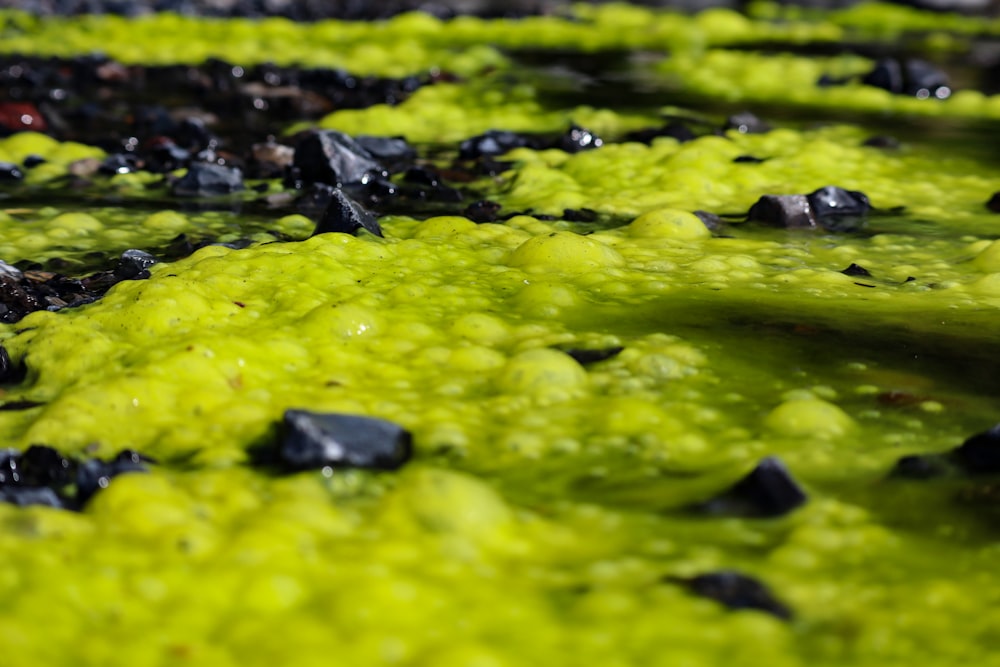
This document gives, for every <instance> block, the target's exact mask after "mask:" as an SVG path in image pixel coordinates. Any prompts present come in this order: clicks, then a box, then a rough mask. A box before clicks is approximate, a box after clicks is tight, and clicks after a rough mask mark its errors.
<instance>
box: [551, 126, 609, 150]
mask: <svg viewBox="0 0 1000 667" xmlns="http://www.w3.org/2000/svg"><path fill="white" fill-rule="evenodd" d="M603 145H604V140H603V139H601V138H600V137H599V136H597V135H596V134H594V133H593V132H591V131H590V130H586V129H584V128H582V127H579V126H577V125H572V126H570V128H569V130H567V131H566V133H565V134H563V135H562V136H561V137H559V141H558V142H557V143H556V148H558V149H560V150H563V151H566V152H567V153H579V152H580V151H586V150H591V149H594V148H600V147H601V146H603Z"/></svg>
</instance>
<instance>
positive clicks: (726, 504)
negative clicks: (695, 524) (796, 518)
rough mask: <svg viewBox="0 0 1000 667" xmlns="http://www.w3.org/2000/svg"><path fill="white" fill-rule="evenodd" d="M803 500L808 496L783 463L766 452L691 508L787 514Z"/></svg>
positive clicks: (766, 515) (734, 513)
mask: <svg viewBox="0 0 1000 667" xmlns="http://www.w3.org/2000/svg"><path fill="white" fill-rule="evenodd" d="M806 500H808V496H806V493H805V491H803V490H802V487H801V486H799V484H798V482H796V481H795V480H794V479H793V478H792V476H791V474H790V473H789V472H788V469H787V468H785V464H784V463H782V462H781V460H780V459H778V458H777V457H774V456H768V457H767V458H764V459H762V460H761V461H760V462H759V463H758V464H757V466H756V467H755V468H754V469H753V470H751V471H750V472H749V473H748V474H747V475H746V476H745V477H744V478H743V479H741V480H739V481H738V482H736V484H734V485H733V486H732V487H731V488H730V489H729V490H728V491H725V492H723V493H722V494H720V495H718V496H716V497H714V498H712V499H710V500H707V501H705V502H704V503H700V504H698V505H696V506H695V509H696V510H698V511H701V512H705V513H708V514H712V515H718V516H737V517H759V518H772V517H779V516H783V515H785V514H788V513H789V512H791V511H792V510H794V509H797V508H798V507H800V506H802V505H803V504H805V502H806Z"/></svg>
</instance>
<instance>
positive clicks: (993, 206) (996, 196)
mask: <svg viewBox="0 0 1000 667" xmlns="http://www.w3.org/2000/svg"><path fill="white" fill-rule="evenodd" d="M986 208H987V209H989V210H990V211H992V212H993V213H1000V192H994V193H993V195H992V196H991V197H990V200H989V201H988V202H986Z"/></svg>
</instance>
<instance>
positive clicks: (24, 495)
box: [0, 486, 68, 509]
mask: <svg viewBox="0 0 1000 667" xmlns="http://www.w3.org/2000/svg"><path fill="white" fill-rule="evenodd" d="M0 502H5V503H10V504H11V505H17V506H18V507H28V506H29V505H41V506H43V507H54V508H56V509H67V508H68V505H67V502H66V500H64V499H63V498H62V497H60V496H59V494H58V493H56V492H55V491H53V490H52V489H49V488H45V487H40V488H39V487H23V486H9V487H0Z"/></svg>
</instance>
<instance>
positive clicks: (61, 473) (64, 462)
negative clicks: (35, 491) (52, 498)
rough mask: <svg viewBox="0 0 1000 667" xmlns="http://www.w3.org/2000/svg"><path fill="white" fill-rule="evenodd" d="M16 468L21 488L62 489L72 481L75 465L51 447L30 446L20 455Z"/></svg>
mask: <svg viewBox="0 0 1000 667" xmlns="http://www.w3.org/2000/svg"><path fill="white" fill-rule="evenodd" d="M18 467H19V468H20V470H19V471H18V479H17V482H18V483H19V484H21V485H22V486H50V487H62V486H65V485H67V484H69V483H70V482H71V481H72V480H73V471H74V470H75V467H76V465H75V464H74V463H73V462H72V461H70V460H69V459H68V458H66V457H65V456H63V455H62V454H60V453H59V451H58V450H56V449H53V448H52V447H48V446H46V445H32V446H30V447H28V449H27V450H25V452H24V453H23V454H21V456H20V461H19V464H18Z"/></svg>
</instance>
